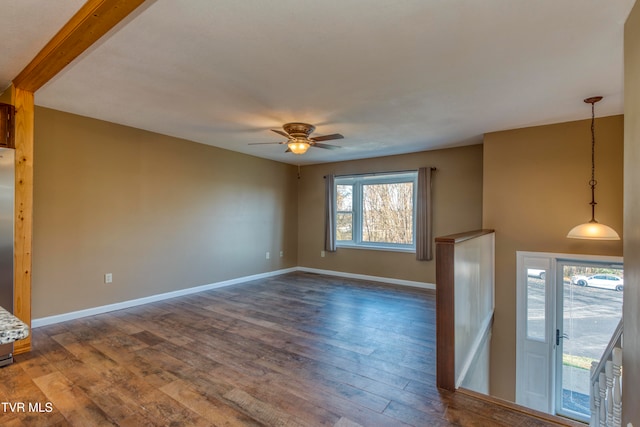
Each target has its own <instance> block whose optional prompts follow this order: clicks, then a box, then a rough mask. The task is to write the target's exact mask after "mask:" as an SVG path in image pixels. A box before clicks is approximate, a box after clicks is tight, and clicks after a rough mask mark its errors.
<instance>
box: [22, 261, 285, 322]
mask: <svg viewBox="0 0 640 427" xmlns="http://www.w3.org/2000/svg"><path fill="white" fill-rule="evenodd" d="M294 271H297V268H296V267H292V268H286V269H283V270H275V271H269V272H267V273H260V274H253V275H251V276H244V277H238V278H236V279H230V280H224V281H222V282H216V283H210V284H208V285H201V286H195V287H193V288H187V289H179V290H177V291H171V292H165V293H162V294H156V295H150V296H148V297H143V298H137V299H132V300H128V301H122V302H117V303H114V304H107V305H101V306H99V307H93V308H87V309H85V310H78V311H72V312H70V313H63V314H57V315H54V316H48V317H41V318H39V319H33V320H32V321H31V328H38V327H40V326H47V325H53V324H54V323H60V322H66V321H67V320H74V319H80V318H82V317H87V316H94V315H96V314H103V313H108V312H110V311H116V310H122V309H123V308H129V307H135V306H137V305H143V304H149V303H150V302H156V301H162V300H165V299H169V298H175V297H180V296H183V295H189V294H195V293H197V292H203V291H207V290H209V289H216V288H222V287H224V286H231V285H236V284H238V283H244V282H250V281H252V280H257V279H264V278H267V277H273V276H279V275H281V274H286V273H292V272H294Z"/></svg>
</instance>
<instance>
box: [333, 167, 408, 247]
mask: <svg viewBox="0 0 640 427" xmlns="http://www.w3.org/2000/svg"><path fill="white" fill-rule="evenodd" d="M417 176H418V174H417V172H403V173H393V174H379V175H364V176H341V177H336V179H335V185H336V191H335V194H336V241H337V245H338V246H360V247H375V248H385V249H397V250H409V251H414V250H415V229H416V228H415V222H416V221H415V219H416V215H415V211H416V188H417Z"/></svg>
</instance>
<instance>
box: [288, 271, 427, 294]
mask: <svg viewBox="0 0 640 427" xmlns="http://www.w3.org/2000/svg"><path fill="white" fill-rule="evenodd" d="M297 270H298V271H304V272H307V273H316V274H326V275H327V276H339V277H346V278H349V279H361V280H369V281H371V282H383V283H390V284H392V285H401V286H411V287H414V288H422V289H435V288H436V285H434V284H433V283H428V282H414V281H412V280H402V279H394V278H392V277H379V276H368V275H366V274H355V273H345V272H343V271H333V270H320V269H318V268H308V267H298V268H297Z"/></svg>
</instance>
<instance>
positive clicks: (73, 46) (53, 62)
mask: <svg viewBox="0 0 640 427" xmlns="http://www.w3.org/2000/svg"><path fill="white" fill-rule="evenodd" d="M144 2H145V0H88V1H87V2H86V3H85V4H84V5H83V6H82V7H81V8H80V10H78V12H77V13H76V14H75V15H73V17H72V18H71V19H70V20H69V22H67V23H66V24H65V25H64V27H62V28H61V29H60V31H58V33H57V34H56V35H55V36H54V37H53V38H52V39H51V40H50V41H49V43H47V45H46V46H45V47H44V48H42V50H41V51H40V52H39V53H38V54H37V55H36V56H35V58H33V60H32V61H31V62H30V63H29V65H27V66H26V67H25V68H24V70H22V71H21V72H20V74H18V76H16V78H15V79H14V80H13V85H14V87H16V88H19V89H23V90H27V91H29V92H35V91H37V90H38V89H40V88H41V87H42V86H43V85H44V84H45V83H47V82H48V81H49V80H51V79H52V78H53V77H54V76H55V75H56V74H58V73H59V72H60V71H62V69H63V68H64V67H66V66H67V65H69V64H70V63H71V62H72V61H73V60H74V59H76V58H77V57H78V56H79V55H80V54H82V53H83V52H84V51H85V50H87V49H88V48H89V47H90V46H91V45H93V44H94V43H95V42H96V41H98V40H99V39H100V38H101V37H102V36H103V35H105V34H106V33H107V32H108V31H109V30H111V29H112V28H113V27H114V26H116V25H117V24H118V23H119V22H120V21H122V20H123V19H124V18H126V17H127V16H128V15H129V14H130V13H131V12H133V11H134V10H135V9H136V8H137V7H138V6H140V5H141V4H142V3H144Z"/></svg>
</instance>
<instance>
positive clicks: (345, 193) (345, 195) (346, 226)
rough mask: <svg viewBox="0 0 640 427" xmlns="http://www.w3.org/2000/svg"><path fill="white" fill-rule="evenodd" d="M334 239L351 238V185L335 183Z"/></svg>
mask: <svg viewBox="0 0 640 427" xmlns="http://www.w3.org/2000/svg"><path fill="white" fill-rule="evenodd" d="M336 199H337V200H336V206H337V213H336V239H337V240H349V241H350V240H353V185H336Z"/></svg>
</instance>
